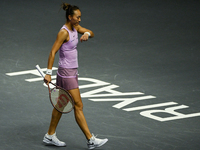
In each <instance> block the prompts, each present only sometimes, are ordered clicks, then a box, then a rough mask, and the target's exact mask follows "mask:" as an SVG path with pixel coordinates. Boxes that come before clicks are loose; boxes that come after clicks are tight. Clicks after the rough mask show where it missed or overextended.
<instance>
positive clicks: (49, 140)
mask: <svg viewBox="0 0 200 150" xmlns="http://www.w3.org/2000/svg"><path fill="white" fill-rule="evenodd" d="M43 142H44V143H46V144H48V145H55V146H66V144H65V142H62V141H60V140H59V139H58V138H57V136H56V133H54V134H53V135H48V133H47V134H45V136H44V139H43Z"/></svg>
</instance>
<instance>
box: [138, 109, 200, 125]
mask: <svg viewBox="0 0 200 150" xmlns="http://www.w3.org/2000/svg"><path fill="white" fill-rule="evenodd" d="M188 107H189V106H186V105H180V106H175V107H169V108H166V109H165V110H147V111H143V112H141V113H140V114H141V115H142V116H144V117H148V118H151V119H154V120H157V121H161V122H163V121H170V120H177V119H184V118H190V117H197V116H200V113H193V114H182V113H178V112H175V111H174V110H177V109H182V108H188ZM152 113H168V114H171V115H173V116H172V117H165V118H163V117H158V116H156V115H153V114H152Z"/></svg>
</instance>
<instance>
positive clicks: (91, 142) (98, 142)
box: [87, 134, 108, 149]
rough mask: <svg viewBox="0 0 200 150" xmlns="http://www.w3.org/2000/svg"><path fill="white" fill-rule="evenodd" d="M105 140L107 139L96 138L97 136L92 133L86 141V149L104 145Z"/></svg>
mask: <svg viewBox="0 0 200 150" xmlns="http://www.w3.org/2000/svg"><path fill="white" fill-rule="evenodd" d="M107 141H108V139H98V138H96V136H94V135H93V134H92V137H91V139H90V140H89V141H88V143H87V145H88V149H94V148H96V147H100V146H102V145H104V144H105V143H106V142H107Z"/></svg>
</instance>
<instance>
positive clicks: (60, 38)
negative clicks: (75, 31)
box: [44, 29, 69, 84]
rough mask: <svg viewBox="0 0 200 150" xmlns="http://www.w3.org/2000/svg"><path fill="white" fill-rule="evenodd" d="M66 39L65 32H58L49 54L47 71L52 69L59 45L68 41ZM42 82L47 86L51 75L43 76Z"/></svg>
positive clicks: (66, 34) (66, 33)
mask: <svg viewBox="0 0 200 150" xmlns="http://www.w3.org/2000/svg"><path fill="white" fill-rule="evenodd" d="M68 38H69V34H68V32H67V31H66V30H64V29H62V30H60V31H59V32H58V35H57V38H56V41H55V42H54V44H53V46H52V49H51V52H50V54H49V58H48V65H47V69H52V67H53V63H54V59H55V54H56V53H57V52H58V50H59V49H60V47H61V45H62V44H63V43H64V42H65V41H67V40H68ZM44 81H45V82H46V83H47V84H48V83H49V82H50V81H51V75H45V78H44Z"/></svg>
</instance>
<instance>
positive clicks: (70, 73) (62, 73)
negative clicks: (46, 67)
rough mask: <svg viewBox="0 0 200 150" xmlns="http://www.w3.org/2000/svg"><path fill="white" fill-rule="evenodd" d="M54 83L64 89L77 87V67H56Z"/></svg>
mask: <svg viewBox="0 0 200 150" xmlns="http://www.w3.org/2000/svg"><path fill="white" fill-rule="evenodd" d="M56 85H58V86H60V87H62V88H64V89H65V90H72V89H76V88H78V69H77V68H58V71H57V78H56Z"/></svg>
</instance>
